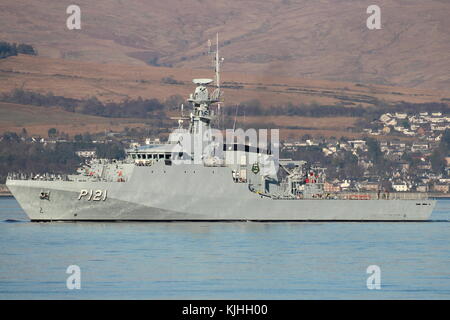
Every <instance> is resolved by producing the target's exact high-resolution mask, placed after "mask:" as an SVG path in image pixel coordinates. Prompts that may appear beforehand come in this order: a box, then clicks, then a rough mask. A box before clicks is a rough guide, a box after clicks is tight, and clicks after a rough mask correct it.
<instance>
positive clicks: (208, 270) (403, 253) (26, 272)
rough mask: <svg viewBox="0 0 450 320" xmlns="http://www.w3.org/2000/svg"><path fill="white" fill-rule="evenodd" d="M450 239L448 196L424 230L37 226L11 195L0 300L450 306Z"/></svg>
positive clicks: (5, 202)
mask: <svg viewBox="0 0 450 320" xmlns="http://www.w3.org/2000/svg"><path fill="white" fill-rule="evenodd" d="M449 241H450V200H439V201H438V204H437V207H436V208H435V210H434V212H433V214H432V217H431V221H429V222H417V223H416V222H367V223H357V222H351V223H346V222H323V223H320V222H297V223H284V222H283V223H260V222H258V223H257V222H238V223H236V222H230V223H222V222H221V223H211V222H197V223H196V222H189V223H188V222H186V223H179V222H173V223H151V222H141V223H128V222H115V223H114V222H108V223H102V222H96V223H93V222H86V223H85V222H76V223H73V222H71V223H66V222H64V223H63V222H56V223H32V222H29V220H28V219H27V217H26V215H25V214H24V212H23V211H22V209H21V208H20V206H19V205H18V203H17V202H16V201H15V199H14V198H12V197H6V198H0V299H449V298H450V243H449ZM69 266H78V267H79V270H80V273H79V274H78V273H77V275H79V277H78V278H77V281H78V280H79V284H80V289H69V287H71V286H70V285H69V286H68V285H67V279H68V278H69V277H71V276H73V274H70V273H67V269H68V267H69ZM369 266H376V267H375V268H376V269H377V267H378V268H379V269H378V270H379V273H378V272H377V274H376V277H375V278H374V276H375V275H374V274H372V273H371V272H369V273H368V272H367V271H368V268H369ZM370 270H374V269H373V267H372V269H371V268H369V271H370ZM371 277H372V278H371ZM368 278H370V279H369V281H368ZM374 279H376V281H378V282H376V281H375V283H377V284H379V286H375V288H374V286H373V283H374ZM368 282H369V285H368ZM370 284H372V286H371V285H370ZM72 287H73V286H72ZM377 287H378V288H379V289H376V288H377ZM370 288H372V289H370Z"/></svg>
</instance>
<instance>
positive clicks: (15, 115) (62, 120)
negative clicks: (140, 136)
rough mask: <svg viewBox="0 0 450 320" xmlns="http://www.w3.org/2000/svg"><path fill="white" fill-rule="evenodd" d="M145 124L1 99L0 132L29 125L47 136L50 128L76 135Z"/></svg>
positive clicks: (17, 130)
mask: <svg viewBox="0 0 450 320" xmlns="http://www.w3.org/2000/svg"><path fill="white" fill-rule="evenodd" d="M44 111H45V112H44ZM145 126H146V124H145V122H144V121H142V120H139V119H115V118H101V117H94V116H89V115H84V114H78V113H73V112H66V111H63V110H61V109H59V108H56V107H52V108H43V107H36V106H25V105H20V104H15V103H5V102H0V134H1V133H3V132H7V131H14V132H20V131H21V130H22V128H26V130H27V132H28V134H30V135H39V136H41V137H47V133H48V129H49V128H56V129H57V130H58V131H59V132H64V133H67V134H69V135H71V136H73V135H75V134H81V133H85V132H90V133H98V132H104V131H105V130H108V131H109V130H111V131H122V130H123V129H124V128H125V127H129V128H135V127H141V128H144V127H145Z"/></svg>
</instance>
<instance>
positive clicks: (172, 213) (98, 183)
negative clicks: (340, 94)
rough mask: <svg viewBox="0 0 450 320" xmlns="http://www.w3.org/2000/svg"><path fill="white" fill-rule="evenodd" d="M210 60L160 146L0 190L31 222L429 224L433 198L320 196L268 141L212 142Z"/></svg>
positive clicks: (215, 96)
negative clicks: (184, 111)
mask: <svg viewBox="0 0 450 320" xmlns="http://www.w3.org/2000/svg"><path fill="white" fill-rule="evenodd" d="M215 63H216V77H215V86H212V85H211V83H212V82H213V80H210V79H194V83H195V84H196V85H197V87H196V89H195V92H194V93H193V94H191V95H190V97H189V99H188V102H190V103H191V105H192V111H191V113H190V115H189V117H184V116H182V117H180V118H178V120H179V128H178V129H176V130H175V131H174V132H173V133H172V134H171V135H170V137H169V140H168V142H167V143H162V144H154V145H146V146H141V147H137V148H132V149H129V150H127V157H126V159H125V160H120V161H119V160H111V161H110V160H101V159H100V160H94V161H92V162H91V163H89V164H85V165H84V166H83V167H81V168H79V169H78V174H75V175H68V176H56V175H52V174H45V175H38V176H33V177H29V176H26V175H24V174H20V173H11V174H9V176H8V178H7V181H6V184H7V186H8V188H9V189H10V191H11V192H12V194H13V195H14V197H15V198H16V199H17V201H18V202H19V204H20V206H21V207H22V208H23V210H24V211H25V212H26V214H27V215H28V216H29V218H30V219H31V221H424V220H427V219H429V217H430V215H431V213H432V211H433V208H434V206H435V203H436V201H435V200H430V199H428V197H427V196H426V195H423V194H412V193H390V194H389V193H386V192H376V193H342V192H338V193H330V192H325V191H324V188H323V184H324V182H325V175H324V173H323V172H321V171H320V170H319V169H317V168H312V167H308V166H307V164H306V163H305V162H303V161H292V160H279V159H277V157H276V156H275V155H274V154H273V147H274V146H273V144H272V145H270V146H269V147H266V148H264V147H259V146H257V144H248V143H246V142H245V139H244V140H243V143H239V142H235V141H234V140H233V141H232V142H231V143H219V142H217V140H215V139H214V138H215V137H216V135H215V134H214V131H213V129H212V127H211V124H212V122H213V120H214V118H215V113H214V110H213V109H212V106H213V105H214V104H217V103H219V102H220V97H221V90H220V82H219V79H220V74H219V68H220V59H219V56H218V50H216V54H215ZM211 87H215V88H214V90H213V91H212V92H209V91H208V88H211ZM184 120H189V128H187V129H184V128H183V121H184ZM216 134H217V131H216ZM192 146H193V148H192ZM198 146H200V147H199V148H197V147H198ZM199 150H200V151H199Z"/></svg>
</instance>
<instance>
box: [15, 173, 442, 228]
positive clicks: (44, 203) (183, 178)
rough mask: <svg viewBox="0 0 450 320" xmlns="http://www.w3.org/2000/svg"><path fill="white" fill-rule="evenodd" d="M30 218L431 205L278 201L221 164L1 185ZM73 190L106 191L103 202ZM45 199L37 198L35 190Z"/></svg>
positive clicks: (336, 211) (160, 217)
mask: <svg viewBox="0 0 450 320" xmlns="http://www.w3.org/2000/svg"><path fill="white" fill-rule="evenodd" d="M7 186H8V188H9V189H10V191H11V192H12V194H13V195H14V197H15V198H16V199H17V201H18V202H19V204H20V205H21V207H22V208H23V210H24V211H25V212H26V213H27V215H28V216H29V218H30V219H31V220H32V221H59V220H61V221H82V220H85V221H94V220H99V221H113V220H127V221H133V220H136V221H202V220H208V221H242V220H248V221H425V220H428V219H429V218H430V216H431V213H432V211H433V208H434V206H435V203H436V201H435V200H280V199H277V200H276V199H271V198H267V197H262V196H260V195H258V194H256V193H254V192H250V191H249V189H248V185H247V184H241V183H235V182H233V180H232V179H231V171H230V169H229V168H227V167H204V166H202V165H189V166H185V165H177V166H164V165H156V166H152V167H139V166H136V167H134V168H133V169H132V174H131V178H130V179H129V180H128V181H127V182H93V181H86V182H81V181H37V180H8V181H7ZM81 190H94V191H95V190H107V197H106V199H105V200H99V201H92V199H91V200H88V199H87V197H81V198H80V192H81ZM43 191H45V192H48V193H49V199H40V197H39V195H40V193H41V192H43Z"/></svg>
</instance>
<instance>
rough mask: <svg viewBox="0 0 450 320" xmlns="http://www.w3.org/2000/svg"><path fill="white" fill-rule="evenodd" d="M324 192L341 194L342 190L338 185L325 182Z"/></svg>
mask: <svg viewBox="0 0 450 320" xmlns="http://www.w3.org/2000/svg"><path fill="white" fill-rule="evenodd" d="M323 191H325V192H340V191H341V188H340V187H339V186H338V185H336V184H333V183H330V182H325V183H324V184H323Z"/></svg>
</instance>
